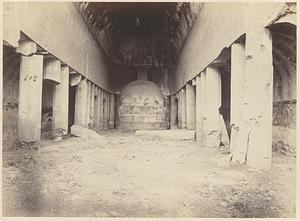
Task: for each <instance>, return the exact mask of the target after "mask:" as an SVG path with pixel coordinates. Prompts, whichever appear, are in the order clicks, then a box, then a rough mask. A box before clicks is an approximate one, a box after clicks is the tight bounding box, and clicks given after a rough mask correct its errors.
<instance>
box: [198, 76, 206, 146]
mask: <svg viewBox="0 0 300 221" xmlns="http://www.w3.org/2000/svg"><path fill="white" fill-rule="evenodd" d="M199 103H200V115H201V122H202V128H203V129H202V144H204V145H205V144H206V137H205V131H206V71H203V72H201V75H200V102H199ZM200 128H201V127H200ZM200 134H201V133H200Z"/></svg>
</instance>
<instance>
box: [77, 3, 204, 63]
mask: <svg viewBox="0 0 300 221" xmlns="http://www.w3.org/2000/svg"><path fill="white" fill-rule="evenodd" d="M76 4H77V6H78V8H79V10H80V12H81V14H82V16H83V18H84V20H85V22H86V23H87V25H88V27H89V28H90V29H91V31H92V33H93V34H94V35H95V38H96V40H97V42H98V43H99V45H100V46H101V47H102V48H103V50H104V51H105V53H106V54H107V56H108V57H109V58H110V60H111V61H112V62H113V63H117V64H121V65H139V64H147V65H153V66H155V67H161V66H164V67H169V66H171V65H173V64H174V63H175V61H176V58H177V55H178V53H179V51H180V49H181V47H182V45H183V43H184V41H185V39H186V37H187V35H188V33H189V31H190V30H191V27H192V25H193V23H194V21H195V19H196V16H197V14H198V13H199V12H200V9H201V3H189V2H184V3H180V2H169V3H167V2H166V3H161V2H159V3H158V2H156V3H154V2H153V3H150V2H147V3H146V2H143V3H142V2H124V3H120V2H113V3H112V2H111V3H108V2H80V3H76Z"/></svg>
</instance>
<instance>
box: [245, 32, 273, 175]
mask: <svg viewBox="0 0 300 221" xmlns="http://www.w3.org/2000/svg"><path fill="white" fill-rule="evenodd" d="M271 37H272V36H271V34H270V32H269V30H268V29H265V28H261V29H259V30H258V29H257V30H256V29H252V30H251V31H249V32H247V33H246V66H245V79H244V82H245V84H244V90H245V96H244V99H245V100H244V102H243V106H242V120H241V121H242V122H245V125H242V126H245V129H244V133H242V140H243V141H244V142H245V141H246V142H245V143H243V144H242V145H245V146H247V155H246V163H247V164H248V165H249V166H251V167H255V168H259V169H270V168H271V158H272V107H273V106H272V102H273V56H272V38H271ZM240 137H241V135H240Z"/></svg>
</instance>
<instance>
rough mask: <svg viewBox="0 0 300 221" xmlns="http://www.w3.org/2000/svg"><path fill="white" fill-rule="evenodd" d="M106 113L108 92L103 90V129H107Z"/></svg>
mask: <svg viewBox="0 0 300 221" xmlns="http://www.w3.org/2000/svg"><path fill="white" fill-rule="evenodd" d="M106 115H107V97H106V92H105V91H103V116H102V129H104V130H105V129H106V122H107V121H106Z"/></svg>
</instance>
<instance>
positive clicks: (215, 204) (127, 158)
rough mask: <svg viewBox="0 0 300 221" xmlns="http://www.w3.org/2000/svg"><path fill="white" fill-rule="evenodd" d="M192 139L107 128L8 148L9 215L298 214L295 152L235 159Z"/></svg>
mask: <svg viewBox="0 0 300 221" xmlns="http://www.w3.org/2000/svg"><path fill="white" fill-rule="evenodd" d="M227 158H228V156H227V155H226V153H225V151H222V150H220V149H217V148H210V149H208V148H203V147H199V145H198V144H197V143H196V142H192V141H170V140H163V139H159V138H147V137H138V136H136V135H134V134H132V133H125V132H118V131H107V132H104V134H103V139H101V140H84V139H81V138H77V137H69V138H67V139H66V140H63V141H59V142H49V143H46V144H44V145H43V147H41V148H40V149H39V150H38V151H33V150H32V151H28V150H18V151H17V152H14V153H12V152H4V155H3V215H4V216H89V217H94V216H95V217H295V194H296V186H295V179H296V178H295V177H296V174H295V173H296V172H295V171H296V159H295V158H294V157H293V156H284V155H280V154H273V169H272V170H271V171H267V172H261V171H257V170H253V169H250V168H248V167H246V166H244V165H231V164H229V163H228V162H227V161H226V160H227Z"/></svg>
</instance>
